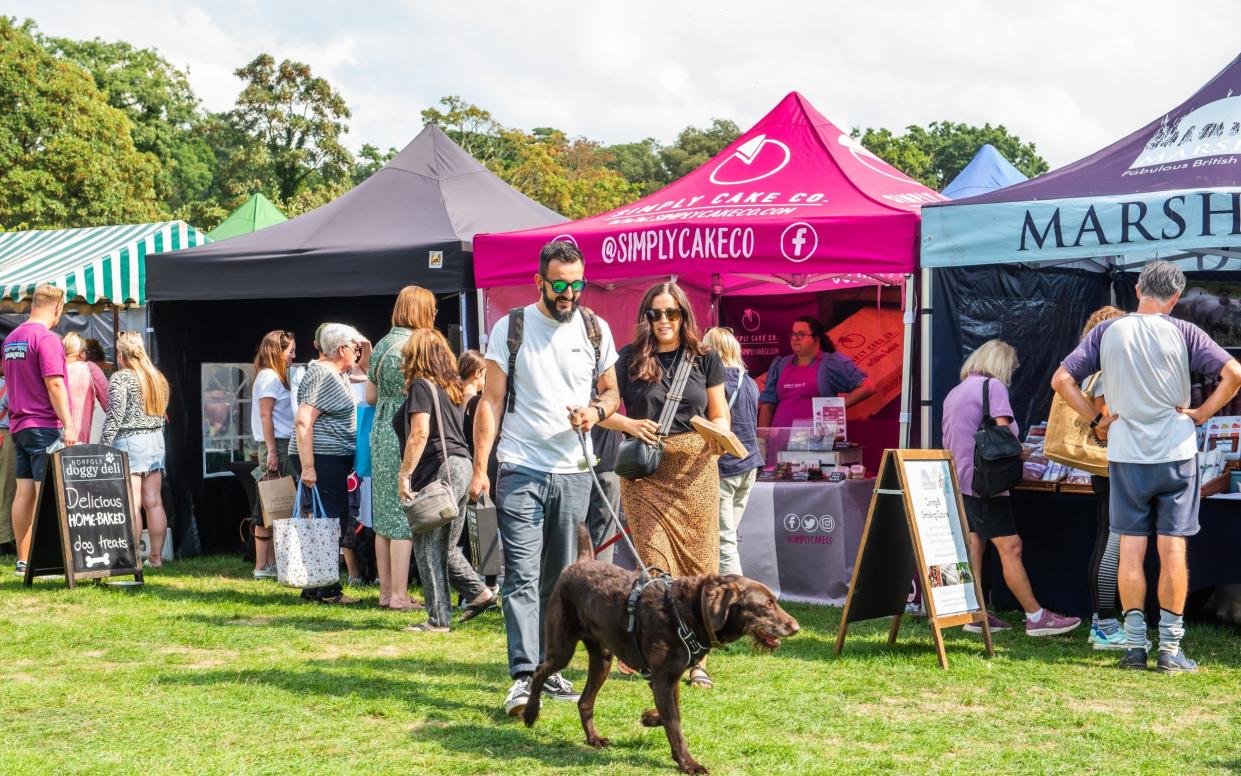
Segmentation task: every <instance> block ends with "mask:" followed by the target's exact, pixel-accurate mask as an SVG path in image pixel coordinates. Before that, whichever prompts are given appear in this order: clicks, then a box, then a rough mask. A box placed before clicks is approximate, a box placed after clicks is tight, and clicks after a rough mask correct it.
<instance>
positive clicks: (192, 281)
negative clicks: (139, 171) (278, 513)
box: [146, 126, 566, 549]
mask: <svg viewBox="0 0 1241 776" xmlns="http://www.w3.org/2000/svg"><path fill="white" fill-rule="evenodd" d="M564 220H566V219H564V218H563V217H562V216H560V215H558V214H556V213H554V212H553V211H551V210H548V209H547V208H545V207H543V206H542V205H539V204H538V203H536V202H534V201H533V200H531V199H529V198H527V197H526V196H524V195H523V194H521V193H520V192H518V191H517V190H515V189H513V188H511V187H510V186H509V185H508V184H506V183H504V182H503V181H502V180H500V179H499V178H497V177H496V176H495V175H493V174H492V173H491V172H490V171H488V170H487V169H486V168H485V167H483V166H482V165H481V164H479V162H478V161H477V160H476V159H474V158H473V157H472V156H470V155H469V154H468V153H466V152H465V151H464V150H462V149H461V147H460V146H458V145H457V144H456V143H454V142H453V141H452V140H451V139H450V138H449V137H448V136H447V135H445V134H444V133H443V131H441V130H440V129H439V128H438V127H434V126H429V127H426V128H425V129H423V131H422V132H420V133H419V134H418V136H417V137H416V138H414V140H413V141H412V142H410V144H409V145H408V146H406V147H405V148H404V149H403V150H402V151H401V152H400V153H399V154H398V155H397V156H396V157H395V158H394V159H392V161H390V162H388V164H386V165H384V167H383V168H381V169H380V170H378V171H377V172H376V173H375V174H374V175H372V176H371V177H370V178H368V179H366V180H365V181H363V182H362V183H360V184H358V185H357V186H356V187H355V188H353V189H352V190H351V191H349V192H348V193H346V194H345V195H344V196H342V197H340V198H339V199H336V200H334V201H332V202H329V203H328V204H326V205H324V206H322V207H320V208H318V209H316V210H313V211H311V212H309V213H306V214H304V215H302V216H298V217H297V218H294V219H291V220H289V221H286V222H284V223H281V224H276V225H275V226H271V227H268V228H266V229H263V230H262V231H259V232H255V233H253V234H249V235H243V236H240V237H235V238H233V239H230V240H226V241H222V242H218V243H211V244H209V245H205V246H202V247H201V248H196V249H193V250H186V251H180V252H178V253H176V254H169V255H164V256H155V257H150V258H148V259H147V266H146V271H147V282H146V291H147V299H148V300H149V301H150V303H151V304H150V309H151V316H152V326H153V327H154V330H155V338H156V345H157V357H158V358H159V363H160V367H161V369H163V370H164V373H165V374H166V375H167V376H168V379H169V381H170V382H171V383H172V390H173V401H172V405H171V407H170V410H169V412H170V421H171V423H170V430H169V443H170V444H169V452H168V465H169V474H170V478H169V479H170V481H171V482H173V483H175V487H174V488H173V491H174V499H173V501H174V503H173V505H172V506H173V507H174V509H173V513H174V515H175V516H176V518H177V519H176V520H175V521H174V526H173V528H174V537H175V539H176V541H175V546H177V547H185V548H186V549H191V547H192V544H193V541H192V540H191V537H192V534H191V533H190V532H189V530H190V526H189V522H188V521H187V520H183V519H180V518H183V517H185V516H187V515H189V514H192V513H194V512H196V513H197V515H198V516H199V517H200V518H201V519H200V520H198V529H199V531H200V534H201V537H202V544H203V545H205V546H207V547H222V546H228V545H231V544H235V543H236V541H237V538H236V537H237V531H236V525H237V521H238V520H240V519H241V518H242V517H243V516H244V515H245V507H244V502H243V501H242V500H241V495H242V492H241V489H240V488H239V487H237V485H236V484H235V483H234V482H232V481H231V478H220V479H216V478H204V477H203V463H202V426H203V418H202V407H201V390H202V386H201V373H202V364H204V363H238V362H248V361H250V360H252V359H253V358H254V353H255V350H256V348H257V346H258V343H259V340H260V339H261V338H262V336H263V334H264V333H266V332H267V331H270V330H272V329H288V330H291V331H294V332H296V334H297V341H298V351H299V353H298V357H299V360H300V361H305V360H306V359H307V358H308V357H311V356H313V354H314V350H313V347H312V344H311V342H312V338H313V334H314V331H315V328H316V327H317V326H318V325H319V324H320V323H322V322H324V321H341V322H345V323H350V324H352V325H354V326H356V327H358V329H359V330H361V331H362V332H363V333H364V334H366V335H367V336H368V337H370V338H371V339H372V341H375V340H378V339H379V337H381V336H383V334H384V333H386V332H387V330H388V325H389V316H390V314H391V310H392V302H393V297H394V296H395V295H396V293H397V292H398V291H399V290H400V289H401V288H402V287H404V286H406V285H409V284H411V283H412V284H416V285H420V286H423V287H424V288H427V289H429V290H431V291H433V292H435V293H436V295H437V296H439V297H440V315H439V317H438V321H437V322H438V324H439V325H440V326H441V328H443V329H444V330H446V331H447V330H449V329H451V328H455V327H456V326H462V327H467V326H468V322H469V316H468V315H467V314H465V309H466V306H467V304H470V303H472V299H471V296H472V295H471V294H470V292H471V291H472V289H473V286H474V276H473V261H472V259H473V239H474V235H475V234H477V233H479V232H504V231H509V230H513V229H524V228H528V227H534V226H543V225H546V224H554V223H559V222H562V221H564ZM445 302H447V304H445ZM475 340H476V337H471V336H469V335H468V333H467V332H465V331H462V332H461V336H460V341H462V342H469V341H475Z"/></svg>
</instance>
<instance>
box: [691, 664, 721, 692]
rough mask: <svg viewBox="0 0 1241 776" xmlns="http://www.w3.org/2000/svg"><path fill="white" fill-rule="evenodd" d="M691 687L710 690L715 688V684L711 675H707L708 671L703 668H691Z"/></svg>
mask: <svg viewBox="0 0 1241 776" xmlns="http://www.w3.org/2000/svg"><path fill="white" fill-rule="evenodd" d="M689 686H690V687H699V688H701V689H703V690H710V689H711V688H712V687H714V686H715V682H713V681H711V675H710V674H708V673H707V669H705V668H703V667H702V666H690V669H689Z"/></svg>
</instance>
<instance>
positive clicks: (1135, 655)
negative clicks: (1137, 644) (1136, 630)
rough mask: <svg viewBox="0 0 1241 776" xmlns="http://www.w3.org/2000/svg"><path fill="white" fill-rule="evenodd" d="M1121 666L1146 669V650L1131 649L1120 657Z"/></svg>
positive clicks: (1139, 669)
mask: <svg viewBox="0 0 1241 776" xmlns="http://www.w3.org/2000/svg"><path fill="white" fill-rule="evenodd" d="M1120 667H1121V668H1132V669H1135V670H1137V671H1145V670H1146V650H1144V649H1131V650H1129V651H1128V652H1126V653H1125V656H1124V657H1122V658H1121V659H1120Z"/></svg>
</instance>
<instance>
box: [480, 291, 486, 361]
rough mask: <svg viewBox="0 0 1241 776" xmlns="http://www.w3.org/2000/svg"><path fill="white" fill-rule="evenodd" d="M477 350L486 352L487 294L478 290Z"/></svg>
mask: <svg viewBox="0 0 1241 776" xmlns="http://www.w3.org/2000/svg"><path fill="white" fill-rule="evenodd" d="M478 349H479V350H481V351H483V352H484V353H486V352H487V292H486V291H484V290H483V289H481V288H480V289H478Z"/></svg>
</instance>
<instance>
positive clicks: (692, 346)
mask: <svg viewBox="0 0 1241 776" xmlns="http://www.w3.org/2000/svg"><path fill="white" fill-rule="evenodd" d="M660 294H668V295H669V296H671V297H672V299H673V300H674V301H675V302H676V303H677V307H680V308H681V331H680V335H681V347H683V348H685V350H686V352H688V353H693V354H695V355H702V354H703V353H705V352H706V348H705V347H704V346H703V344H702V333H701V332H699V331H698V323H697V321H695V320H694V308H693V307H691V306H690V303H689V297H687V296H685V292H684V291H682V290H681V287H680V286H678V285H677V284H676V283H656V284H655V285H653V286H651V287H650V288H649V289H647V291H646V295H645V296H643V297H642V304H640V305H638V323H637V325H635V326H634V327H633V355H632V356H631V357H630V359H629V379H630V380H643V381H645V382H648V383H653V382H656V381H658V380H662V379H663V377H664V368H663V366H661V365H660V363H659V359H658V358H656V357H655V352H656V348H658V347H659V342H658V341H657V340H656V339H655V332H654V331H652V330H651V322H650V321H648V320H647V319H646V311H647V310H649V309H651V305H652V304H654V302H655V297H657V296H659V295H660Z"/></svg>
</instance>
